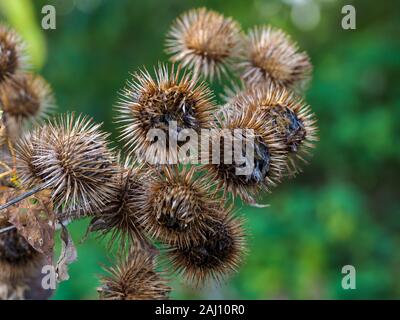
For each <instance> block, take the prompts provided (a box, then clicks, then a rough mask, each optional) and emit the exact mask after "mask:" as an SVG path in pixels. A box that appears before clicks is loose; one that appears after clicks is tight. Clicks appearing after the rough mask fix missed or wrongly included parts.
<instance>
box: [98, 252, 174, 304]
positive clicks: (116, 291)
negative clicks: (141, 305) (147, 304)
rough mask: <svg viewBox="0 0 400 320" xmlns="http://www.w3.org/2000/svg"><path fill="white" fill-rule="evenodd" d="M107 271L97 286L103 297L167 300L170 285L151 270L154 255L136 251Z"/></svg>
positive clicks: (112, 298)
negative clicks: (99, 285)
mask: <svg viewBox="0 0 400 320" xmlns="http://www.w3.org/2000/svg"><path fill="white" fill-rule="evenodd" d="M106 271H107V273H108V275H107V276H104V277H102V278H101V287H100V288H99V289H98V292H99V295H100V299H102V300H165V299H168V296H169V293H170V291H171V288H170V287H168V286H167V282H166V280H165V279H163V278H162V274H160V273H157V272H156V271H155V270H154V262H153V258H152V257H151V256H148V255H147V254H145V253H144V252H141V251H136V250H135V251H133V252H131V253H130V254H129V255H127V256H126V257H123V258H120V259H119V261H118V263H117V265H116V266H113V267H110V268H107V269H106Z"/></svg>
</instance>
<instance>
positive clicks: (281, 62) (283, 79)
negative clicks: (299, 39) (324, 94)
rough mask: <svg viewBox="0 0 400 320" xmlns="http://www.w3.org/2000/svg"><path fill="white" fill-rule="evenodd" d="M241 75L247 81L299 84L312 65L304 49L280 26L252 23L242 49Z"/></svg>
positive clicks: (297, 85)
mask: <svg viewBox="0 0 400 320" xmlns="http://www.w3.org/2000/svg"><path fill="white" fill-rule="evenodd" d="M240 59H241V62H240V63H239V66H240V67H241V69H242V75H241V77H242V79H243V80H244V81H245V82H246V83H247V84H249V85H255V84H260V83H262V84H269V82H273V83H275V84H278V85H282V86H286V87H290V88H300V87H303V86H304V84H305V82H306V80H308V79H309V77H310V74H311V71H312V65H311V62H310V58H309V57H308V55H307V54H306V53H305V52H299V50H298V47H297V44H296V43H294V42H293V41H292V40H291V38H290V37H289V36H288V35H287V34H285V33H284V32H283V31H282V30H279V29H273V28H272V27H265V26H262V27H255V28H254V29H252V30H250V32H249V34H248V36H247V40H246V41H245V45H244V46H243V50H242V53H241V58H240Z"/></svg>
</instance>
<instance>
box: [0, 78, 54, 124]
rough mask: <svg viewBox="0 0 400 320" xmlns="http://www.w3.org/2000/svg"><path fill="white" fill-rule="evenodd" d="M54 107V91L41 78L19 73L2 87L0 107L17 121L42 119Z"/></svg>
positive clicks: (7, 80)
mask: <svg viewBox="0 0 400 320" xmlns="http://www.w3.org/2000/svg"><path fill="white" fill-rule="evenodd" d="M53 106H54V98H53V95H52V91H51V88H50V86H49V85H48V84H47V82H46V81H45V80H44V79H43V78H42V77H40V76H36V75H33V74H30V73H17V74H16V75H14V76H13V77H10V78H8V79H6V80H5V81H4V82H3V83H2V84H1V86H0V107H1V109H2V110H3V111H4V112H5V113H6V114H7V115H8V116H9V117H14V118H16V119H17V120H25V119H30V118H41V117H43V116H45V115H46V114H47V113H48V112H49V111H50V110H51V108H52V107H53Z"/></svg>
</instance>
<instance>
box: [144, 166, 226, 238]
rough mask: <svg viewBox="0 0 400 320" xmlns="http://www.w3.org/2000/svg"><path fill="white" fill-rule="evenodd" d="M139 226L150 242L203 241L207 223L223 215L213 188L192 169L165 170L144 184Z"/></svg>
mask: <svg viewBox="0 0 400 320" xmlns="http://www.w3.org/2000/svg"><path fill="white" fill-rule="evenodd" d="M138 205H139V206H140V222H141V225H142V227H143V228H144V229H145V230H146V232H147V233H148V234H149V235H150V236H151V237H153V238H155V239H157V240H159V241H161V242H163V243H166V244H174V245H175V244H184V245H189V244H191V243H197V242H201V241H203V240H204V238H205V235H206V234H207V232H208V228H209V225H210V223H211V221H213V220H214V219H216V218H217V216H219V215H221V213H223V212H224V208H223V204H222V200H221V199H220V198H219V197H218V196H217V195H216V192H215V190H213V185H212V184H211V183H210V182H209V181H208V180H206V179H205V178H204V177H201V176H199V175H198V172H197V171H196V167H191V168H190V169H187V168H185V167H184V168H182V169H178V167H177V166H168V167H167V166H165V167H162V169H161V170H160V171H159V172H156V173H155V174H154V176H153V177H152V178H151V179H149V180H148V181H147V182H145V183H144V188H143V192H142V195H141V197H139V199H138Z"/></svg>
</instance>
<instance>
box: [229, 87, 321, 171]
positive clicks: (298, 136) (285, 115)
mask: <svg viewBox="0 0 400 320" xmlns="http://www.w3.org/2000/svg"><path fill="white" fill-rule="evenodd" d="M232 101H234V102H233V105H234V106H235V107H236V108H238V109H239V108H240V109H244V110H246V109H248V108H251V109H258V110H259V112H261V113H262V116H263V117H265V118H266V119H267V120H268V121H270V122H271V125H272V127H273V128H274V131H275V133H276V134H277V135H278V136H279V137H280V138H281V139H282V140H283V143H284V144H285V148H286V151H287V152H288V155H289V157H288V169H289V173H290V174H295V173H296V172H297V171H298V170H299V169H300V167H299V165H298V161H296V158H297V159H300V160H302V161H303V162H305V156H307V155H308V154H309V151H310V149H312V148H314V143H315V142H316V141H317V140H318V137H317V130H318V129H317V126H316V119H315V115H314V114H313V113H312V111H311V109H310V107H309V106H308V105H306V104H305V103H304V101H303V100H302V99H301V98H299V97H296V96H295V95H294V94H293V93H292V92H290V91H288V90H287V89H285V88H284V87H281V86H276V85H274V84H270V85H269V86H266V87H265V86H257V87H255V88H252V89H248V90H246V91H244V92H243V93H241V94H238V95H237V96H236V97H235V98H233V100H232Z"/></svg>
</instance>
